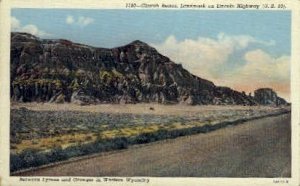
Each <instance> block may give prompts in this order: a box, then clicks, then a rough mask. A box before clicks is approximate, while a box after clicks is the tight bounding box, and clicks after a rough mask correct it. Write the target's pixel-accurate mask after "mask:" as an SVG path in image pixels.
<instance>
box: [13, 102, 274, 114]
mask: <svg viewBox="0 0 300 186" xmlns="http://www.w3.org/2000/svg"><path fill="white" fill-rule="evenodd" d="M21 107H26V108H28V109H30V110H36V111H81V112H96V113H97V112H101V113H128V114H155V115H193V114H195V113H199V112H201V113H203V112H206V111H207V112H211V111H222V110H249V109H252V110H255V111H259V110H270V111H272V110H277V109H278V108H277V107H265V106H237V105H229V106H218V105H196V106H190V105H162V104H154V103H149V104H144V103H141V104H99V105H88V106H80V105H76V104H72V103H65V104H52V103H12V104H11V108H12V109H18V108H21ZM151 107H152V108H153V109H150V108H151Z"/></svg>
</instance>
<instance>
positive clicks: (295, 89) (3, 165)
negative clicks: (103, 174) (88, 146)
mask: <svg viewBox="0 0 300 186" xmlns="http://www.w3.org/2000/svg"><path fill="white" fill-rule="evenodd" d="M143 2H144V3H159V4H161V3H166V4H174V3H179V4H180V3H183V2H184V3H186V4H188V3H190V4H201V3H214V4H217V3H223V4H224V3H227V4H228V3H243V4H254V3H255V4H264V3H268V4H270V3H275V4H278V3H283V4H285V5H286V6H287V10H288V11H292V29H291V30H292V33H291V38H292V39H291V40H292V47H291V48H292V51H291V102H292V177H291V178H278V180H288V181H289V183H288V184H279V183H277V184H276V183H274V180H277V179H276V178H275V179H274V178H154V177H150V183H148V184H145V185H151V186H154V185H180V186H184V185H230V186H231V185H239V186H242V185H278V184H279V185H295V186H296V185H299V164H300V162H299V154H300V152H299V150H300V148H299V146H300V144H299V139H300V138H299V137H300V136H299V135H300V132H299V125H300V122H299V121H300V119H299V118H300V1H299V0H289V1H288V0H273V1H271V0H263V1H262V0H199V1H195V0H181V1H179V0H161V1H159V0H151V1H144V0H142V1H141V0H128V1H124V0H122V1H118V0H113V1H111V0H84V1H83V0H0V25H1V26H0V132H1V133H0V152H1V153H0V176H1V177H0V178H1V180H0V181H1V182H0V185H3V186H7V185H28V186H30V185H41V184H42V183H40V182H38V183H34V182H32V183H31V182H20V181H19V177H10V176H9V140H8V139H9V110H10V102H9V100H10V96H9V88H8V87H9V86H10V85H9V79H10V76H9V72H10V70H9V61H10V60H9V54H10V11H11V8H81V9H82V8H84V9H125V4H126V3H139V4H141V3H143ZM143 9H145V8H143ZM160 9H161V8H160ZM167 10H168V9H166V11H167ZM197 10H199V11H201V10H203V9H197ZM205 10H208V9H205ZM213 10H216V9H213ZM217 10H229V11H232V10H237V9H217ZM238 10H239V11H243V10H242V9H238ZM272 10H276V9H272ZM277 10H281V9H277ZM259 11H260V10H259ZM264 11H268V10H264ZM270 34H271V33H270ZM83 184H84V183H82V182H80V183H71V184H66V183H59V184H58V183H52V184H51V183H50V184H49V183H47V184H45V185H83ZM112 184H113V185H144V184H139V183H135V184H131V183H127V184H126V183H116V182H114V183H112V182H108V183H103V182H102V183H100V184H96V183H95V184H94V183H88V185H112Z"/></svg>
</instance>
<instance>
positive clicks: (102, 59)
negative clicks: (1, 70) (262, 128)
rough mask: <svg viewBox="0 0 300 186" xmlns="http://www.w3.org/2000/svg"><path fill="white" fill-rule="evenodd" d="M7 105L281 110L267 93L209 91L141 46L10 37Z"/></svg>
mask: <svg viewBox="0 0 300 186" xmlns="http://www.w3.org/2000/svg"><path fill="white" fill-rule="evenodd" d="M10 63H11V68H10V72H11V99H12V100H14V101H20V102H33V101H35V102H54V103H64V102H73V103H78V104H81V105H84V104H97V103H139V102H156V103H163V104H172V103H181V104H190V105H196V104H199V105H206V104H213V105H259V104H261V105H285V104H287V102H286V101H285V100H284V99H282V98H279V97H278V96H277V94H276V93H275V92H274V91H273V90H271V89H268V88H264V89H260V90H257V91H256V92H255V95H254V96H250V95H246V94H245V93H243V92H238V91H235V90H232V89H230V88H228V87H220V86H216V85H214V83H212V82H211V81H208V80H206V79H203V78H200V77H197V76H195V75H193V74H191V73H189V72H188V71H187V70H186V69H184V68H183V67H182V66H181V65H180V64H176V63H174V62H173V61H171V60H170V59H169V58H168V57H166V56H163V55H161V54H160V53H158V52H157V50H156V49H155V48H153V47H151V46H149V45H148V44H146V43H144V42H141V41H138V40H137V41H133V42H132V43H129V44H128V45H125V46H121V47H116V48H112V49H106V48H96V47H91V46H87V45H82V44H78V43H73V42H71V41H68V40H64V39H58V40H49V39H40V38H38V37H35V36H33V35H31V34H27V33H11V62H10Z"/></svg>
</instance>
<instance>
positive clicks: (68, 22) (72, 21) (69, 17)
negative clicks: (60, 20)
mask: <svg viewBox="0 0 300 186" xmlns="http://www.w3.org/2000/svg"><path fill="white" fill-rule="evenodd" d="M66 23H67V24H73V23H74V18H73V16H70V15H68V16H67V18H66Z"/></svg>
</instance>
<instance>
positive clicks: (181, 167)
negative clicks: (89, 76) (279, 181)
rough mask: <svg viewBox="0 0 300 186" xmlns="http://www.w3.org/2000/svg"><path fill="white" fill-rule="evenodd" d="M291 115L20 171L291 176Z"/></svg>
mask: <svg viewBox="0 0 300 186" xmlns="http://www.w3.org/2000/svg"><path fill="white" fill-rule="evenodd" d="M290 120H291V117H290V114H284V115H280V116H276V117H268V118H263V119H259V120H254V121H249V122H245V123H243V124H240V125H237V126H231V127H226V128H223V129H219V130H216V131H213V132H210V133H206V134H198V135H193V136H185V137H180V138H177V139H173V140H167V141H161V142H156V143H153V144H148V145H145V146H139V147H132V148H130V149H127V150H124V151H121V152H115V153H112V154H109V155H99V156H97V157H94V158H90V159H82V160H79V161H76V162H69V163H65V164H60V165H56V166H53V167H47V168H43V169H38V170H34V171H30V172H25V173H22V174H21V175H22V176H158V177H160V176H168V177H173V176H176V177H185V176H189V177H290V175H291V170H290V169H291V138H290V136H291V127H290Z"/></svg>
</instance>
